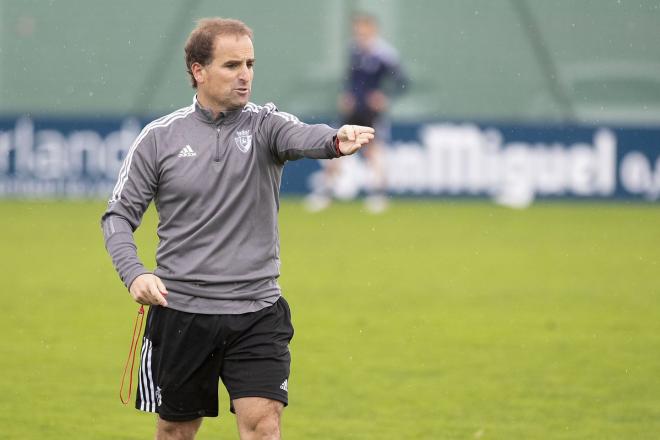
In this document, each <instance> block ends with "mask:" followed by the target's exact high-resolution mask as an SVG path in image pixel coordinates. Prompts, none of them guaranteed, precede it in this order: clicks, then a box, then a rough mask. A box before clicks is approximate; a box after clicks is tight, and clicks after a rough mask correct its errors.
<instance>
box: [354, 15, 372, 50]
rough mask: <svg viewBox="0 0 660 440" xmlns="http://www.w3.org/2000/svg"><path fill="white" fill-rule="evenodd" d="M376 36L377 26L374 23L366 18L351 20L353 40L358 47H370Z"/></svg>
mask: <svg viewBox="0 0 660 440" xmlns="http://www.w3.org/2000/svg"><path fill="white" fill-rule="evenodd" d="M377 36H378V28H377V27H376V24H375V23H372V22H371V21H368V20H366V19H357V20H355V21H354V22H353V40H354V41H355V43H356V44H357V45H358V47H359V48H360V49H362V50H369V49H371V46H372V45H373V43H374V41H376V37H377Z"/></svg>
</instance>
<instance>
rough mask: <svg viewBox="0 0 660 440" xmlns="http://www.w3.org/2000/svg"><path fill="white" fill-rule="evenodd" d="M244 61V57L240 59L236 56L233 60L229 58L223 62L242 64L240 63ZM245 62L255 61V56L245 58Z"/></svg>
mask: <svg viewBox="0 0 660 440" xmlns="http://www.w3.org/2000/svg"><path fill="white" fill-rule="evenodd" d="M242 62H243V60H242V59H240V58H236V59H233V60H227V61H225V62H224V63H223V64H234V63H239V64H240V63H242ZM245 62H246V63H254V58H247V59H246V60H245Z"/></svg>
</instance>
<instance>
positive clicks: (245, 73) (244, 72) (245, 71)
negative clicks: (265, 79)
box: [238, 64, 250, 81]
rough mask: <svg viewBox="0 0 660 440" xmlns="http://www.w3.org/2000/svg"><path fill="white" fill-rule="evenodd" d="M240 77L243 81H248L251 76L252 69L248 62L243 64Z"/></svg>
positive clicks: (239, 73)
mask: <svg viewBox="0 0 660 440" xmlns="http://www.w3.org/2000/svg"><path fill="white" fill-rule="evenodd" d="M238 78H239V79H240V80H243V81H247V80H248V79H249V78H250V69H249V68H248V66H247V65H246V64H243V65H242V66H241V70H240V71H239V72H238Z"/></svg>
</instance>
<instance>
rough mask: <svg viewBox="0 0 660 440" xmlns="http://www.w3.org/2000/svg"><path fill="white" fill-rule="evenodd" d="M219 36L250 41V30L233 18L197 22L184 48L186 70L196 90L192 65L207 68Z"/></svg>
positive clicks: (217, 18)
mask: <svg viewBox="0 0 660 440" xmlns="http://www.w3.org/2000/svg"><path fill="white" fill-rule="evenodd" d="M219 35H236V36H237V37H241V36H247V37H249V38H250V40H251V39H252V29H250V28H249V27H248V26H247V25H246V24H245V23H243V22H242V21H240V20H236V19H233V18H221V17H213V18H202V19H201V20H199V21H198V22H197V27H195V29H193V30H192V32H191V33H190V35H189V36H188V40H187V41H186V48H185V53H186V70H187V71H188V75H189V76H190V83H191V84H192V86H193V87H194V88H197V81H196V80H195V76H194V75H193V73H192V65H193V64H194V63H199V64H201V65H202V66H207V65H209V64H210V63H211V62H212V61H213V48H214V46H215V39H216V38H217V37H218V36H219Z"/></svg>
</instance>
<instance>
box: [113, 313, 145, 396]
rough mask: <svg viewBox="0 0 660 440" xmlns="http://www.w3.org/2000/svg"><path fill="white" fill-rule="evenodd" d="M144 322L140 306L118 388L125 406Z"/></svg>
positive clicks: (129, 392) (129, 393)
mask: <svg viewBox="0 0 660 440" xmlns="http://www.w3.org/2000/svg"><path fill="white" fill-rule="evenodd" d="M138 320H139V321H140V328H139V329H138ZM143 320H144V306H140V310H138V313H137V316H136V317H135V325H134V326H133V336H132V337H131V348H129V349H128V359H126V365H125V366H124V374H123V375H122V376H121V387H120V388H119V399H120V400H121V403H123V404H124V405H126V404H127V403H128V402H129V401H130V399H131V390H132V389H133V366H134V365H135V352H136V351H137V346H138V341H139V339H140V333H142V321H143ZM129 363H130V364H131V372H130V382H129V385H128V396H127V397H126V400H124V382H125V381H126V371H127V370H128V364H129Z"/></svg>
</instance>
